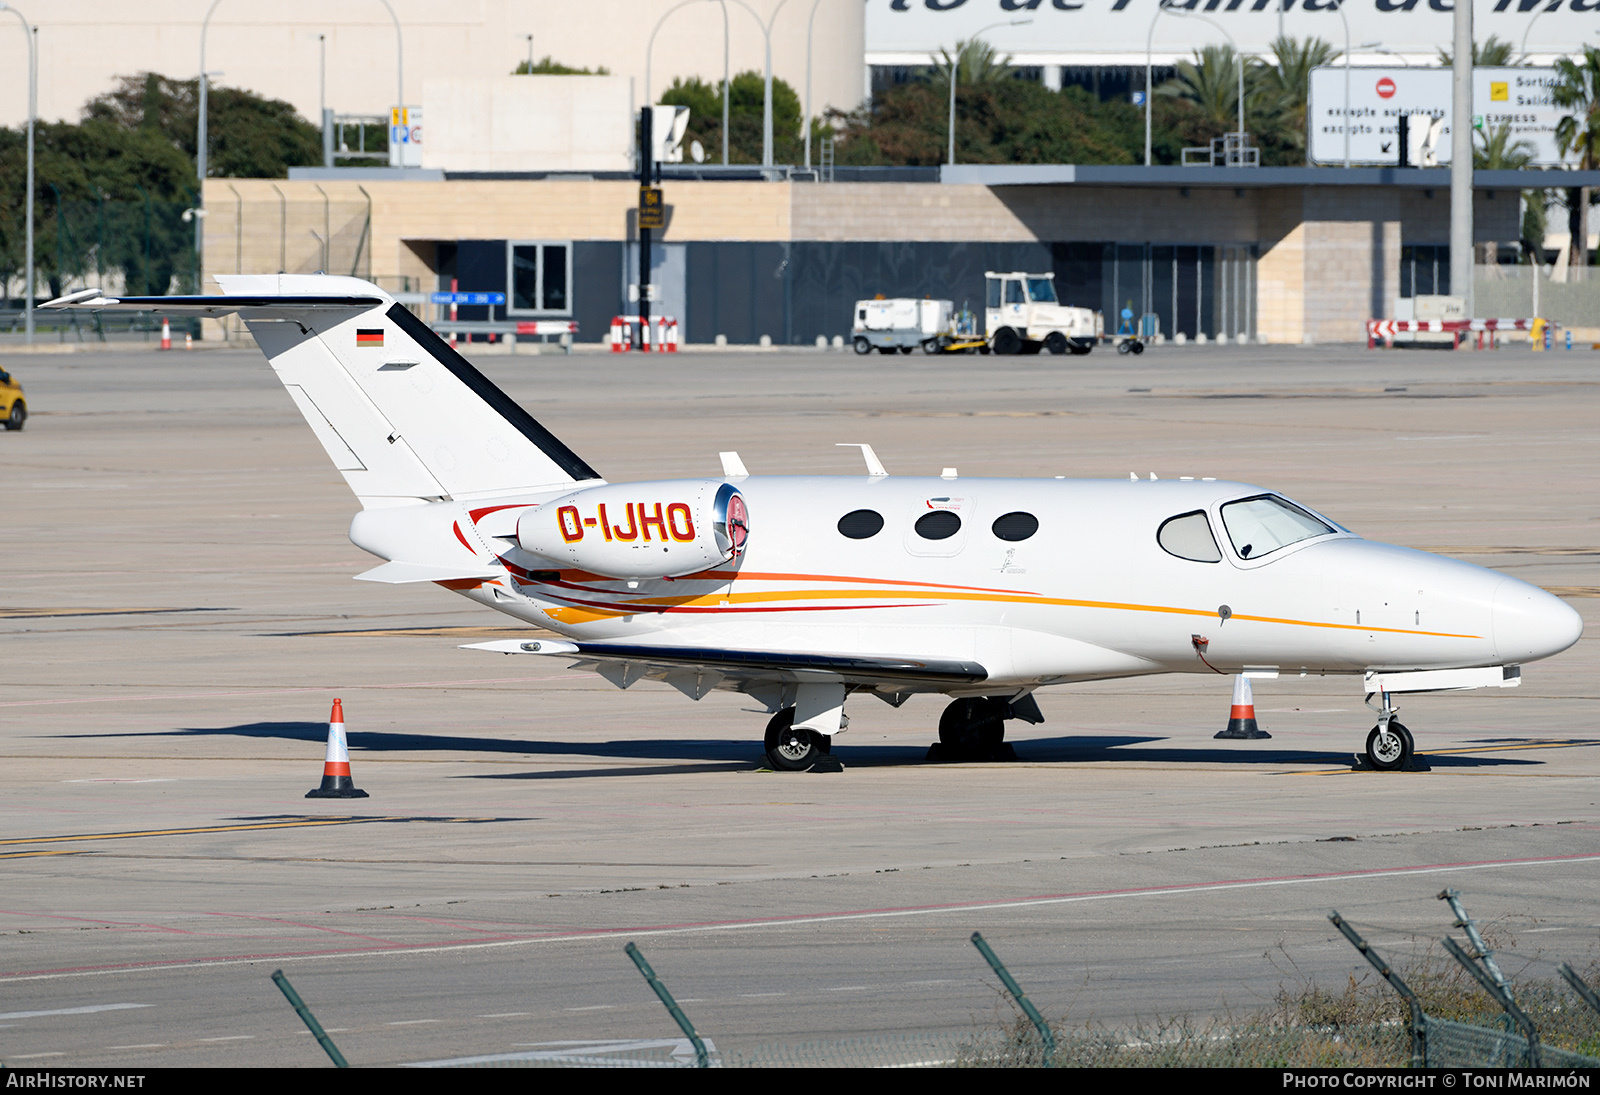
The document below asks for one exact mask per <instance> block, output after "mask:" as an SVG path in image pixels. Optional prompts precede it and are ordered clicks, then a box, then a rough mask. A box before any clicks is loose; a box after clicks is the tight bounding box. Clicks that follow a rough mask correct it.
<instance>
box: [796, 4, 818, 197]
mask: <svg viewBox="0 0 1600 1095" xmlns="http://www.w3.org/2000/svg"><path fill="white" fill-rule="evenodd" d="M821 3H822V0H812V3H811V16H810V18H808V19H807V20H806V117H805V122H804V124H803V125H802V126H801V127H800V131H801V135H802V139H803V140H804V141H805V143H806V169H807V170H810V168H811V28H812V25H813V24H814V23H816V21H817V7H818V5H820V4H821Z"/></svg>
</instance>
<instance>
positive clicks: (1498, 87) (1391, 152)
mask: <svg viewBox="0 0 1600 1095" xmlns="http://www.w3.org/2000/svg"><path fill="white" fill-rule="evenodd" d="M1344 81H1345V70H1344V66H1342V65H1324V66H1319V67H1317V68H1314V69H1312V70H1311V98H1310V103H1309V106H1308V108H1307V110H1306V119H1307V126H1308V127H1309V128H1310V130H1311V133H1310V138H1311V161H1312V162H1313V163H1318V164H1341V163H1343V162H1344V116H1345V101H1344V94H1345V91H1344V88H1345V83H1344ZM1555 82H1556V74H1555V70H1554V69H1548V68H1488V67H1479V68H1474V69H1473V70H1472V113H1473V119H1472V121H1473V125H1474V126H1475V127H1478V128H1483V129H1486V130H1494V129H1498V128H1499V127H1500V126H1502V125H1509V126H1510V127H1511V143H1512V144H1515V143H1516V142H1518V141H1526V142H1527V143H1528V144H1529V145H1531V146H1532V147H1533V150H1534V158H1533V163H1534V165H1536V166H1541V167H1548V166H1553V165H1557V164H1560V163H1561V162H1562V158H1561V152H1560V150H1559V149H1558V148H1557V146H1556V124H1557V123H1558V122H1560V121H1561V116H1562V115H1563V114H1564V113H1566V111H1564V110H1562V109H1561V108H1560V107H1558V106H1556V105H1555V103H1554V102H1553V101H1552V98H1551V94H1550V91H1551V88H1552V87H1553V86H1554V84H1555ZM1450 103H1451V98H1450V70H1449V69H1447V68H1405V67H1400V66H1397V67H1393V68H1387V67H1385V68H1356V67H1352V68H1351V69H1350V162H1351V163H1353V164H1378V165H1381V166H1385V167H1389V166H1393V165H1394V164H1395V162H1396V159H1397V158H1398V156H1399V148H1398V143H1399V139H1400V138H1399V133H1400V116H1401V115H1402V114H1405V115H1410V116H1411V117H1412V118H1414V119H1416V118H1420V119H1423V123H1422V124H1418V123H1417V122H1416V121H1413V122H1412V123H1411V126H1410V136H1411V147H1412V154H1413V156H1414V155H1415V152H1416V149H1417V147H1418V145H1419V142H1420V141H1421V140H1422V137H1423V135H1424V134H1425V133H1426V132H1427V125H1426V121H1427V120H1429V119H1433V118H1443V119H1444V120H1445V122H1444V132H1443V133H1442V134H1441V135H1440V137H1439V140H1438V143H1437V144H1436V145H1435V146H1434V150H1433V153H1434V158H1435V159H1436V160H1437V162H1438V163H1439V164H1440V165H1441V166H1443V165H1445V164H1448V163H1449V162H1450V126H1451V117H1450V114H1451V110H1450Z"/></svg>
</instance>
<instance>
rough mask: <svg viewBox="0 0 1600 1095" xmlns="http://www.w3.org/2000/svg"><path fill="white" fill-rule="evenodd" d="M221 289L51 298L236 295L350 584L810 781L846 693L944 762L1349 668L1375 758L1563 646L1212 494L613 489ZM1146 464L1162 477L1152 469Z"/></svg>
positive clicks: (437, 367) (1402, 551)
mask: <svg viewBox="0 0 1600 1095" xmlns="http://www.w3.org/2000/svg"><path fill="white" fill-rule="evenodd" d="M217 281H218V282H219V283H220V284H221V286H222V289H223V292H224V294H225V295H223V296H202V297H145V298H126V297H125V298H121V299H113V298H108V297H104V296H102V295H101V294H100V293H99V292H98V291H96V290H87V291H84V292H81V293H75V294H71V295H69V296H65V297H62V298H60V299H59V300H56V301H52V302H51V303H50V304H49V305H46V307H79V308H96V309H98V308H114V309H129V310H135V309H136V310H140V311H149V312H160V313H166V314H175V315H205V316H213V317H215V316H222V315H226V314H228V313H232V312H237V313H238V314H239V315H240V316H241V317H242V318H243V320H244V322H245V323H246V325H247V326H248V327H249V328H250V333H251V334H252V335H254V336H255V340H256V343H257V344H258V345H259V346H260V347H261V349H262V351H263V352H264V353H265V354H266V356H267V360H268V361H270V362H271V364H272V368H273V370H274V371H275V372H276V373H277V374H278V379H279V380H281V381H282V382H283V384H284V387H286V388H288V390H289V395H290V397H291V398H292V399H293V400H294V403H295V406H297V407H299V408H300V413H301V414H303V415H304V416H305V419H306V422H307V423H308V424H310V426H311V430H312V432H313V433H315V434H316V436H317V440H319V441H320V442H322V447H323V448H324V449H326V450H327V453H328V456H329V457H331V458H332V460H333V462H334V466H335V467H337V468H338V469H339V471H340V472H341V473H343V475H344V477H345V480H346V481H347V482H348V483H349V484H350V489H351V490H353V491H355V493H356V497H357V498H359V499H360V501H361V505H362V509H361V512H360V513H358V514H356V516H355V519H354V520H353V521H352V522H351V524H350V539H351V540H352V541H353V542H354V543H355V544H356V545H357V546H359V547H361V548H363V549H365V550H366V551H369V552H371V553H372V554H373V555H376V556H377V557H379V558H380V559H383V560H385V562H384V563H383V564H382V565H381V566H377V567H374V568H373V569H372V570H369V571H367V572H366V573H364V574H361V575H358V576H357V577H359V578H360V579H362V580H364V581H371V582H391V583H404V582H433V583H434V584H436V585H440V586H443V587H444V588H445V589H449V590H453V591H455V592H457V593H459V594H461V595H462V596H464V597H468V598H470V599H472V600H474V601H477V602H478V603H479V604H482V605H485V606H487V607H489V608H494V609H498V610H499V611H501V612H504V613H506V614H508V615H510V616H514V617H516V618H517V619H519V620H523V621H525V622H527V623H529V624H537V625H539V626H540V627H543V628H547V629H549V630H551V631H554V632H557V633H558V634H560V635H561V636H562V637H563V638H562V639H560V640H555V641H552V640H550V639H546V638H528V639H526V640H511V641H503V642H491V643H476V644H473V645H474V647H475V648H477V649H482V650H491V651H501V652H504V653H507V654H534V655H539V656H544V657H555V658H559V659H562V660H565V661H567V662H570V663H571V664H572V666H573V667H574V668H582V669H589V670H593V671H595V672H598V673H599V674H600V675H601V676H603V677H605V678H606V679H607V680H609V681H610V682H611V683H612V684H615V685H616V686H617V687H619V688H627V687H628V686H629V685H631V684H633V683H634V682H635V681H637V680H640V679H641V678H650V679H653V680H663V681H665V682H667V683H668V684H670V685H672V686H673V687H675V688H677V689H678V690H679V691H681V692H683V693H684V694H685V695H687V696H689V697H691V698H693V699H699V698H700V697H702V696H704V695H705V694H706V693H707V692H709V691H711V690H712V689H719V688H720V689H726V690H730V691H736V692H743V693H745V694H746V695H748V696H750V697H752V698H753V699H755V700H756V701H757V702H759V703H762V704H764V705H765V707H766V709H767V711H768V712H769V713H770V714H771V715H772V718H771V721H770V722H769V723H768V724H767V731H766V739H765V745H766V753H767V757H768V758H769V760H770V761H771V763H772V766H773V767H774V768H780V769H789V770H803V769H806V768H809V767H811V766H812V765H813V764H814V763H815V762H816V761H817V760H818V758H819V755H820V754H823V753H827V752H829V751H830V749H831V747H832V736H833V735H835V734H838V733H840V732H842V731H843V730H844V729H845V726H846V725H847V720H846V717H845V713H844V708H845V702H846V700H847V699H848V698H849V697H851V696H862V695H865V696H872V697H874V698H876V699H880V700H883V701H885V702H887V703H889V704H892V705H895V706H898V705H900V704H901V703H903V702H905V700H906V699H907V698H909V697H911V696H913V695H917V694H919V693H938V694H941V695H944V696H948V697H950V698H951V701H952V702H951V703H950V705H949V707H948V708H946V710H945V712H944V715H943V717H942V718H941V719H940V721H939V737H940V740H941V742H943V743H944V745H945V747H946V750H947V755H956V756H960V755H985V753H986V752H987V753H988V754H991V755H992V753H993V750H994V748H995V747H996V746H998V745H999V743H1000V741H1001V739H1002V736H1003V732H1004V723H1005V721H1006V720H1008V719H1022V720H1025V721H1028V722H1038V721H1041V719H1042V716H1041V715H1040V713H1039V708H1038V706H1037V705H1036V704H1035V702H1034V700H1033V698H1032V693H1033V692H1034V690H1035V689H1038V688H1041V687H1044V686H1046V685H1055V684H1067V683H1071V682H1074V681H1091V680H1106V679H1111V678H1117V677H1134V676H1143V675H1146V674H1152V673H1212V672H1218V673H1229V674H1233V673H1243V674H1247V675H1250V676H1275V675H1276V674H1277V672H1278V671H1279V670H1280V669H1281V670H1282V671H1284V672H1303V673H1317V674H1319V675H1320V674H1325V673H1335V674H1350V675H1360V676H1361V677H1362V681H1363V689H1364V691H1365V692H1366V693H1367V695H1368V702H1369V703H1371V702H1372V700H1373V698H1374V697H1376V698H1377V701H1378V702H1377V703H1376V704H1373V706H1374V708H1375V709H1376V710H1377V711H1378V712H1379V714H1378V724H1377V726H1375V727H1374V728H1373V729H1372V731H1371V733H1370V734H1368V736H1367V739H1366V759H1367V760H1368V762H1369V763H1371V765H1372V766H1373V767H1374V768H1380V769H1395V768H1400V767H1402V766H1404V765H1405V764H1406V762H1407V761H1408V760H1409V758H1410V754H1411V751H1412V739H1411V735H1410V733H1409V732H1408V731H1407V730H1406V729H1405V727H1403V726H1402V725H1401V724H1400V723H1399V722H1398V721H1397V720H1396V719H1395V718H1394V717H1393V716H1394V711H1395V707H1394V704H1393V702H1392V700H1391V696H1392V694H1394V693H1398V692H1417V691H1432V690H1441V689H1458V688H1473V687H1481V686H1489V685H1492V686H1506V685H1515V684H1516V683H1517V682H1518V680H1519V679H1520V668H1519V667H1520V666H1521V665H1522V663H1524V662H1530V661H1533V660H1535V659H1538V658H1548V657H1550V656H1551V655H1552V654H1556V653H1559V652H1560V651H1562V650H1565V649H1566V648H1567V647H1569V646H1571V645H1572V644H1573V643H1574V642H1576V641H1577V639H1578V636H1579V634H1580V632H1581V631H1582V623H1581V621H1580V619H1579V617H1578V614H1577V613H1576V612H1574V611H1573V610H1572V609H1571V608H1570V607H1568V606H1567V605H1566V604H1564V603H1563V602H1561V601H1560V600H1557V599H1556V598H1555V597H1553V596H1551V595H1550V594H1549V593H1546V592H1545V591H1543V590H1541V589H1539V588H1537V587H1535V586H1531V585H1529V584H1527V583H1526V582H1521V581H1518V580H1517V579H1515V578H1508V577H1505V576H1504V575H1501V574H1496V573H1494V572H1493V571H1489V570H1484V569H1481V568H1479V567H1475V566H1470V565H1468V564H1466V563H1461V562H1457V561H1455V560H1452V559H1446V558H1442V557H1440V556H1437V555H1430V554H1428V553H1426V552H1422V551H1413V550H1410V549H1408V548H1402V547H1393V546H1391V545H1388V544H1378V543H1372V542H1370V541H1367V540H1363V539H1362V538H1361V537H1360V536H1357V535H1356V534H1355V533H1353V532H1350V531H1349V530H1348V529H1345V528H1343V527H1341V526H1340V525H1338V524H1336V523H1334V522H1333V521H1331V520H1329V519H1327V518H1325V517H1322V516H1320V515H1318V514H1317V513H1316V512H1315V511H1313V510H1311V509H1310V508H1308V507H1306V506H1304V505H1300V504H1297V503H1295V502H1291V501H1290V500H1288V499H1287V498H1284V497H1283V496H1281V495H1279V494H1276V493H1274V492H1273V491H1270V490H1264V489H1262V488H1260V487H1254V486H1250V485H1248V484H1245V483H1226V482H1216V481H1213V480H1205V479H1202V480H1188V479H1185V480H1162V481H1154V482H1152V481H1149V480H1144V481H1138V480H1136V481H1131V482H1130V481H1117V480H1112V481H1101V480H1071V479H967V478H957V477H956V475H955V473H954V472H953V471H951V472H948V473H946V475H945V476H942V477H938V478H913V477H905V476H891V475H888V474H887V473H886V472H885V471H884V469H883V467H882V466H881V465H880V464H879V463H878V461H877V458H876V457H875V456H874V455H873V454H872V451H871V449H870V448H869V447H867V446H862V450H863V455H864V456H865V457H866V463H867V474H865V475H860V476H758V475H749V474H748V473H746V471H745V469H744V466H743V464H742V463H741V461H740V460H739V457H738V455H737V454H735V453H725V454H723V456H722V459H723V474H722V475H720V476H715V477H710V478H702V479H671V480H660V481H655V482H643V483H607V482H606V481H605V480H604V479H602V478H601V476H600V474H599V473H598V472H597V471H595V470H594V469H592V468H591V467H590V466H589V465H588V463H586V462H585V461H584V460H583V459H582V458H581V457H579V456H578V455H577V454H575V453H574V452H572V451H571V450H570V449H568V448H567V447H566V446H565V445H564V444H562V443H561V442H560V441H559V440H557V439H556V438H555V437H554V436H553V435H552V434H551V433H550V432H549V431H548V430H546V429H545V428H544V427H543V426H541V425H540V424H539V423H538V422H536V421H534V419H533V418H532V417H531V416H530V415H529V414H528V413H527V412H526V411H525V410H523V409H522V407H520V406H518V405H517V404H516V403H515V402H514V401H512V400H511V399H510V398H509V397H508V396H506V395H505V394H504V393H503V392H501V391H500V390H499V389H498V388H496V387H495V386H494V385H493V384H491V383H490V382H489V381H488V380H487V379H485V378H484V376H483V375H482V374H480V373H479V372H478V371H477V370H476V369H474V368H473V367H472V365H471V364H469V363H468V362H467V361H466V360H465V359H464V358H462V357H461V356H460V355H459V354H457V353H456V352H455V351H454V350H452V349H451V348H450V346H449V345H447V344H446V343H445V342H444V341H442V340H441V339H440V338H439V337H438V336H437V335H435V334H434V333H433V332H432V331H430V330H429V329H428V328H427V326H426V325H424V324H423V323H422V321H421V320H419V319H417V318H416V317H415V316H414V315H412V313H411V312H409V311H407V310H406V309H405V308H404V307H403V306H401V305H399V304H397V303H396V302H395V300H394V299H393V298H392V297H390V296H389V295H388V294H387V293H385V292H383V291H382V290H381V289H379V288H377V287H376V286H374V285H371V284H369V283H367V282H365V281H361V280H359V279H356V278H346V277H327V276H303V275H285V274H279V275H267V276H228V277H224V276H219V277H218V278H217ZM1154 478H1155V477H1154V476H1152V477H1151V479H1154Z"/></svg>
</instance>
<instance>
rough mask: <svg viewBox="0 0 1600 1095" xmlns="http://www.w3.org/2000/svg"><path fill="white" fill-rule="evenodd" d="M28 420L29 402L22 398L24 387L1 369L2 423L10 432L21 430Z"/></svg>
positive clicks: (0, 405) (0, 417) (0, 400)
mask: <svg viewBox="0 0 1600 1095" xmlns="http://www.w3.org/2000/svg"><path fill="white" fill-rule="evenodd" d="M27 420H28V402H27V400H26V399H24V398H23V396H22V385H21V384H18V383H17V381H16V379H15V378H14V377H13V376H12V375H11V374H10V373H8V372H6V371H5V370H4V369H0V423H4V424H5V427H6V429H8V430H20V429H22V424H23V423H24V422H26V421H27Z"/></svg>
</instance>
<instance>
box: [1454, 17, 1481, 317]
mask: <svg viewBox="0 0 1600 1095" xmlns="http://www.w3.org/2000/svg"><path fill="white" fill-rule="evenodd" d="M1450 61H1451V64H1450V80H1451V84H1452V87H1451V92H1452V94H1451V96H1450V107H1451V118H1450V293H1451V295H1452V296H1457V297H1460V298H1461V299H1462V300H1463V301H1464V302H1465V304H1466V312H1467V317H1468V318H1469V319H1470V318H1471V317H1472V316H1473V315H1474V314H1475V313H1474V310H1473V304H1472V0H1457V3H1456V10H1455V52H1454V54H1453V56H1452V57H1451V58H1450Z"/></svg>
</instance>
